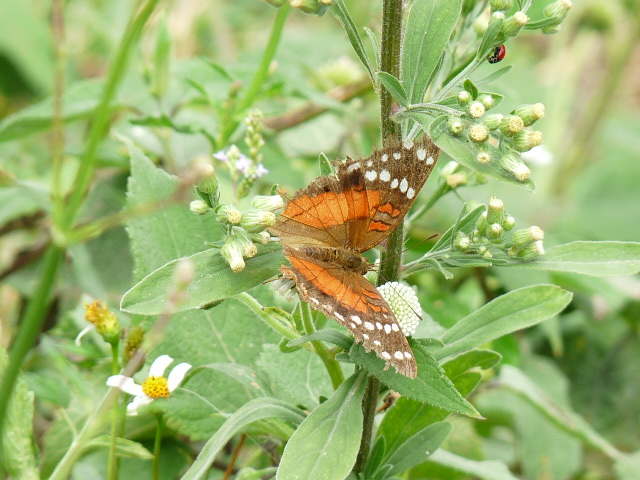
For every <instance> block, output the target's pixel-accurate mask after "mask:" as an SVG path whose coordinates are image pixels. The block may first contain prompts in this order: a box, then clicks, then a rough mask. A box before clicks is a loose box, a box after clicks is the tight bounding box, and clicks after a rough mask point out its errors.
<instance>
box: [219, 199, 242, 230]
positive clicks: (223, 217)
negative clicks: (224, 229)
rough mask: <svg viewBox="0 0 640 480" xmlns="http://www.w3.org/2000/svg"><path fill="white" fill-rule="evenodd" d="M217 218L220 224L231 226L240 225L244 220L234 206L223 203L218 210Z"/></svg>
mask: <svg viewBox="0 0 640 480" xmlns="http://www.w3.org/2000/svg"><path fill="white" fill-rule="evenodd" d="M216 216H217V217H218V221H219V222H220V223H226V224H230V225H238V224H240V221H241V220H242V213H241V212H240V210H238V209H237V208H236V207H234V206H233V205H230V204H228V203H223V204H222V205H219V206H218V208H216Z"/></svg>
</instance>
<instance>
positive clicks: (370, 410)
mask: <svg viewBox="0 0 640 480" xmlns="http://www.w3.org/2000/svg"><path fill="white" fill-rule="evenodd" d="M402 4H403V2H402V0H384V1H383V4H382V38H381V42H380V60H381V64H380V68H381V70H382V71H384V72H387V73H389V74H391V75H393V76H394V77H396V78H402V76H401V71H400V65H401V51H402V13H403V12H402ZM392 105H393V98H392V97H391V94H390V93H389V92H388V91H387V90H386V89H385V88H384V87H381V88H380V128H381V134H382V141H383V143H385V144H386V143H388V142H390V141H396V140H398V139H400V136H401V127H400V125H399V124H397V123H395V122H394V121H393V120H392V119H391V108H392ZM403 244H404V227H403V225H402V224H401V225H399V226H398V227H397V228H396V229H395V230H394V231H393V232H392V233H391V235H389V237H388V238H387V246H386V248H385V249H384V250H383V251H382V255H381V256H380V273H379V275H378V284H380V283H381V282H383V281H384V282H389V281H394V280H397V278H398V271H399V269H400V266H401V264H402V248H403ZM379 389H380V382H379V381H378V379H377V378H375V377H369V379H368V383H367V391H366V393H365V396H364V398H363V402H362V410H363V415H364V416H363V424H362V439H361V441H360V450H359V452H358V458H357V459H356V464H355V466H354V468H353V469H354V472H356V473H361V472H362V471H363V470H364V468H365V465H366V464H367V458H368V456H369V451H370V449H371V439H372V437H373V420H374V417H375V414H376V405H377V403H378V390H379Z"/></svg>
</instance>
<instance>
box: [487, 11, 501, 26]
mask: <svg viewBox="0 0 640 480" xmlns="http://www.w3.org/2000/svg"><path fill="white" fill-rule="evenodd" d="M504 19H505V15H504V13H502V12H493V13H492V14H491V19H490V20H489V24H491V23H493V22H497V21H500V20H504Z"/></svg>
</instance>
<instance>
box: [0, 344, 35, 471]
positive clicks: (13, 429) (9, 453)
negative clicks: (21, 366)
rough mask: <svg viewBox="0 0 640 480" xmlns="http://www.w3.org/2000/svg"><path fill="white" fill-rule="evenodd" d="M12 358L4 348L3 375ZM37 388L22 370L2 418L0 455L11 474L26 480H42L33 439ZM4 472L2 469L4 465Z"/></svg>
mask: <svg viewBox="0 0 640 480" xmlns="http://www.w3.org/2000/svg"><path fill="white" fill-rule="evenodd" d="M8 362H9V358H8V355H7V353H6V351H5V350H4V349H3V348H0V378H2V377H3V375H4V371H5V369H6V367H7V363H8ZM33 401H34V395H33V392H31V391H29V389H28V388H27V382H26V381H25V379H24V376H23V375H22V374H20V375H19V376H18V378H17V379H16V383H15V385H14V388H13V392H12V393H11V397H10V398H9V405H8V408H7V412H6V414H5V417H4V418H3V419H2V431H1V432H0V433H1V434H2V437H1V438H0V440H2V441H1V442H0V446H1V448H2V450H0V459H2V460H3V465H2V466H3V467H4V470H5V471H6V472H7V473H8V474H9V476H10V477H13V478H16V479H17V478H20V479H24V480H38V479H39V478H40V474H39V473H38V461H37V460H36V452H35V450H34V439H33V411H34V409H33ZM0 473H2V469H0Z"/></svg>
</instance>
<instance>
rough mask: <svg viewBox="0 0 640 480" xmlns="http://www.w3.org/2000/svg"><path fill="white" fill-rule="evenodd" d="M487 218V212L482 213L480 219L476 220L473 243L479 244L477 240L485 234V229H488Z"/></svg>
mask: <svg viewBox="0 0 640 480" xmlns="http://www.w3.org/2000/svg"><path fill="white" fill-rule="evenodd" d="M487 216H488V212H487V211H484V212H482V214H481V215H480V217H479V218H478V221H477V222H476V230H477V232H474V233H475V234H474V237H475V238H474V239H473V241H474V242H479V241H480V240H479V238H480V237H481V236H482V235H484V234H485V232H486V231H487V228H489V222H488V221H487Z"/></svg>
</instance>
